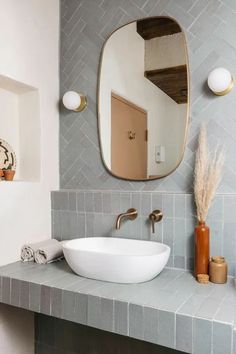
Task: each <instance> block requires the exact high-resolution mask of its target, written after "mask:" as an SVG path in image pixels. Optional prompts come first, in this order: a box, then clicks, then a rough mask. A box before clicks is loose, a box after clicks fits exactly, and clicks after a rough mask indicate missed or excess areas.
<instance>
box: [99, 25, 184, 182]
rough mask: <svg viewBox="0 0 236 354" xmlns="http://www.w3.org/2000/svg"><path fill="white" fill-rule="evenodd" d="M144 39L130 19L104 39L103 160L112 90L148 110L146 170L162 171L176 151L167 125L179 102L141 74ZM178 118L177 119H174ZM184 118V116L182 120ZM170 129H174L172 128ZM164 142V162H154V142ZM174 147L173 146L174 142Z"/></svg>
mask: <svg viewBox="0 0 236 354" xmlns="http://www.w3.org/2000/svg"><path fill="white" fill-rule="evenodd" d="M144 71H145V41H144V40H143V39H142V37H141V36H139V34H138V33H137V31H136V23H131V24H130V25H127V26H125V27H122V28H120V29H119V30H118V31H116V32H115V33H114V34H113V35H112V37H111V38H110V39H109V40H108V42H107V43H106V46H105V48H104V53H103V60H102V67H101V77H100V97H99V104H100V125H101V128H100V132H101V140H102V149H103V155H104V160H105V162H106V165H107V167H108V168H110V166H111V119H110V117H111V105H110V101H111V91H114V92H115V93H117V94H119V95H121V96H122V97H124V98H126V99H127V100H129V101H131V102H133V103H134V104H136V105H138V106H139V107H141V108H143V109H145V110H146V111H147V112H148V131H149V134H148V135H149V140H148V171H147V172H148V173H147V175H148V176H149V175H162V174H165V173H168V171H170V170H171V169H172V168H173V164H174V163H175V161H176V160H177V158H176V156H177V157H178V156H179V151H178V150H177V149H173V144H175V136H176V132H174V134H173V140H174V141H173V144H172V142H169V140H170V139H169V135H170V127H172V126H173V121H175V122H174V125H175V123H177V121H178V116H179V110H180V108H179V106H180V105H178V104H177V103H176V102H175V101H174V100H172V99H171V98H170V97H169V96H168V95H166V94H165V93H164V92H163V91H162V90H160V89H159V88H158V87H156V86H155V85H154V84H152V83H151V81H150V80H148V79H146V78H145V77H144ZM176 118H177V119H176ZM185 122H186V118H185V119H184V123H185ZM171 132H172V133H173V130H172V128H171ZM156 145H164V146H165V148H166V157H167V158H166V162H163V163H161V164H157V163H156V161H155V146H156ZM175 147H176V146H175Z"/></svg>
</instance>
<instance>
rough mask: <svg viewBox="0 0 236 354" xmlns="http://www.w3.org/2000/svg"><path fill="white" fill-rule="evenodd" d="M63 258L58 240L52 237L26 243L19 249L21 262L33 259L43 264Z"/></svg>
mask: <svg viewBox="0 0 236 354" xmlns="http://www.w3.org/2000/svg"><path fill="white" fill-rule="evenodd" d="M62 258H63V250H62V246H61V244H60V242H59V241H57V240H54V239H49V240H45V241H42V242H37V243H30V244H26V245H24V246H23V247H22V249H21V259H22V261H23V262H29V261H35V262H36V263H40V264H45V263H50V262H54V261H56V260H59V259H62Z"/></svg>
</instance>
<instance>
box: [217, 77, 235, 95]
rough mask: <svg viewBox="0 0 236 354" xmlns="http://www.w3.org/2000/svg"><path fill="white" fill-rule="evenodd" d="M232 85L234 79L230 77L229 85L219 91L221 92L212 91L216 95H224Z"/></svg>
mask: <svg viewBox="0 0 236 354" xmlns="http://www.w3.org/2000/svg"><path fill="white" fill-rule="evenodd" d="M233 87H234V79H233V77H232V79H231V82H230V84H229V86H228V87H227V88H226V89H225V90H224V91H221V92H216V91H213V93H214V94H215V95H217V96H225V95H227V94H228V93H229V92H230V91H231V90H232V88H233Z"/></svg>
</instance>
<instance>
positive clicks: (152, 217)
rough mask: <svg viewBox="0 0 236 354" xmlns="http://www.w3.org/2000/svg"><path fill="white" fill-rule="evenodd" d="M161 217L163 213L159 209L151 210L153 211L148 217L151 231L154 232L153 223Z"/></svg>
mask: <svg viewBox="0 0 236 354" xmlns="http://www.w3.org/2000/svg"><path fill="white" fill-rule="evenodd" d="M162 218H163V214H162V212H161V210H153V212H152V213H151V214H150V215H149V219H150V220H151V222H152V232H153V234H154V233H155V223H156V222H159V221H161V220H162Z"/></svg>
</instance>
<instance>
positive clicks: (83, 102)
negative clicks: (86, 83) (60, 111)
mask: <svg viewBox="0 0 236 354" xmlns="http://www.w3.org/2000/svg"><path fill="white" fill-rule="evenodd" d="M62 102H63V105H64V106H65V107H66V108H67V109H69V110H71V111H75V112H81V111H83V110H84V109H85V108H86V107H87V99H86V97H85V96H84V95H83V94H82V93H77V92H75V91H68V92H66V93H65V94H64V95H63V97H62Z"/></svg>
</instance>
